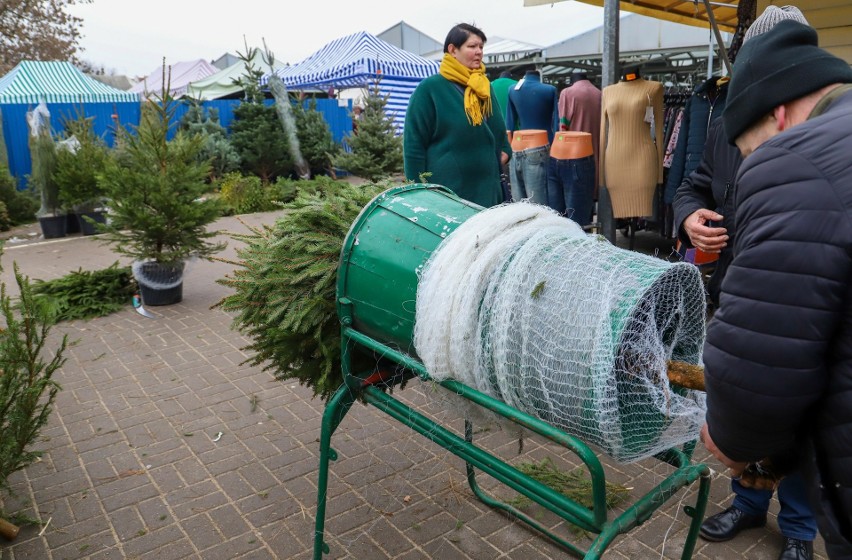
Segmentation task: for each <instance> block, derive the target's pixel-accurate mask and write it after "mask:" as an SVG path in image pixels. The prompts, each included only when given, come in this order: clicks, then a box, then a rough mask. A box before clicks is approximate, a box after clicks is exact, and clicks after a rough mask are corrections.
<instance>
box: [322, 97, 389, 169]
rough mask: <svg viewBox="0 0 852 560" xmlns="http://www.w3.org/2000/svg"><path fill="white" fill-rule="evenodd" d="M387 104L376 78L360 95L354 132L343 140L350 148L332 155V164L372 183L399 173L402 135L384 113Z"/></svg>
mask: <svg viewBox="0 0 852 560" xmlns="http://www.w3.org/2000/svg"><path fill="white" fill-rule="evenodd" d="M387 103H388V98H387V96H386V95H382V94H381V92H380V91H379V82H378V81H377V82H376V83H375V84H373V86H372V87H371V88H370V90H369V95H367V96H366V97H365V98H364V112H363V116H362V117H361V119H359V120H358V134H352V135H351V136H348V137H346V138H345V139H344V142H345V143H346V144H347V145H348V146H349V148H350V149H351V150H352V151H351V152H349V153H344V154H341V155H340V156H338V157H336V158H334V165H335V167H338V168H340V169H345V170H346V171H348V172H350V173H352V174H353V175H357V176H358V177H363V178H364V179H367V180H368V181H373V182H375V181H380V180H382V179H384V178H386V177H389V176H391V175H393V174H395V173H401V172H402V137H401V136H399V135H398V134H397V130H396V126H395V125H394V122H393V118H392V117H391V116H390V115H388V114H386V113H385V106H387Z"/></svg>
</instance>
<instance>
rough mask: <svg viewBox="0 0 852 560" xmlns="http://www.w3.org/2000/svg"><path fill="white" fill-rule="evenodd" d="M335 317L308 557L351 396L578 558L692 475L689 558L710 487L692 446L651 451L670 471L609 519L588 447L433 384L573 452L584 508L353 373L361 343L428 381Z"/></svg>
mask: <svg viewBox="0 0 852 560" xmlns="http://www.w3.org/2000/svg"><path fill="white" fill-rule="evenodd" d="M345 308H346V305H345V304H344V306H343V309H344V310H345ZM341 322H342V323H343V328H342V331H341V334H342V344H341V347H342V348H343V350H342V354H341V361H342V367H343V375H344V379H345V384H344V385H342V386H341V387H340V388H339V389H338V390H337V391H336V392H335V394H334V395H333V396H332V398H331V399H330V400H329V402H328V404H327V405H326V408H325V412H324V414H323V419H322V433H321V435H320V464H319V480H318V482H317V513H316V524H315V532H314V560H321V559H322V554H323V553H324V552H325V553H327V552H328V551H329V547H328V544H327V543H326V542H325V541H324V540H323V536H324V534H325V510H326V492H327V489H328V469H329V461H334V460H336V459H337V453H336V452H335V451H334V449H333V448H332V447H331V436H332V435H333V434H334V431H335V430H336V429H337V427H338V426H339V425H340V423H341V422H342V421H343V418H344V417H345V416H346V413H347V412H348V411H349V409H350V408H351V407H352V404H354V403H355V401H356V400H362V401H363V402H365V403H366V404H370V405H372V406H374V407H376V408H377V409H379V410H381V411H383V412H384V413H386V414H388V415H389V416H390V417H391V418H394V419H395V420H397V421H399V422H400V423H402V424H404V425H406V426H408V427H410V428H411V429H413V430H414V431H416V432H417V433H419V434H421V435H423V436H424V437H426V438H427V439H429V440H431V441H433V442H435V443H437V444H438V445H440V446H441V447H443V448H444V449H446V450H448V451H449V452H451V453H453V454H455V455H457V456H458V457H460V458H461V459H463V460H464V461H465V463H466V465H467V478H468V483H469V484H470V487H471V490H472V491H473V493H474V494H475V495H476V496H477V497H478V498H479V499H480V500H482V501H483V502H484V503H485V504H487V505H489V506H491V507H494V508H496V509H499V510H501V511H504V512H506V513H507V514H509V515H511V516H513V517H515V518H516V519H518V520H520V521H523V522H524V523H526V524H527V525H529V526H530V527H532V528H533V529H536V530H537V531H539V532H541V533H542V534H544V535H545V536H547V537H548V538H550V539H551V540H553V541H554V542H555V543H557V544H558V545H560V546H562V547H564V548H565V549H566V550H568V551H569V552H571V553H572V554H574V555H575V556H577V557H580V558H589V559H591V558H600V557H601V555H602V554H603V552H604V550H605V549H606V548H607V546H609V545H610V544H611V543H612V541H613V540H614V539H615V537H617V536H618V535H620V534H622V533H626V532H628V531H630V530H631V529H632V528H634V527H636V526H638V525H641V524H642V523H644V522H645V521H646V520H648V518H650V517H651V515H652V514H653V512H654V511H656V510H657V509H658V508H659V507H660V506H661V505H663V504H664V503H665V502H666V501H668V500H669V499H670V498H671V497H672V496H674V495H675V494H676V493H677V492H678V491H679V490H680V489H681V488H684V487H686V486H689V485H690V484H692V483H693V482H695V481H696V480H698V481H699V488H698V494H697V498H696V501H695V505H694V506H687V507H685V508H684V510H685V512H686V514H687V515H688V516H689V517H691V522H690V526H689V532H688V534H687V538H686V542H685V543H684V548H683V553H682V555H681V558H682V559H683V560H688V559H690V558H692V553H693V550H694V548H695V543H696V541H697V538H698V530H699V528H700V526H701V522H702V520H703V519H704V510H705V508H706V506H707V500H708V496H709V493H710V469H709V468H708V467H707V466H706V465H704V464H692V463H691V460H690V458H691V455H692V451H693V449H694V444H693V445H687V446H684V450H679V449H670V450H668V451H666V452H664V453H661V454H659V455H657V458H658V459H659V460H661V461H664V462H666V463H668V464H670V465H672V466H673V467H674V468H675V471H674V472H673V473H672V474H670V475H669V476H668V477H666V478H665V479H664V480H663V481H662V482H661V483H660V484H658V485H657V486H655V487H654V488H653V489H652V490H651V491H650V492H649V493H647V494H645V495H644V496H642V497H641V498H640V499H639V500H637V501H636V502H635V503H634V504H633V505H632V506H631V507H629V508H628V509H627V510H626V511H624V512H623V513H622V514H621V515H619V516H617V517H615V518H613V519H609V511H608V510H607V508H606V477H605V474H604V470H603V466H602V465H601V463H600V460H599V459H598V457H597V456H596V455H595V453H594V452H593V451H592V450H591V449H590V448H589V447H588V446H587V445H586V444H585V443H583V442H582V441H580V440H579V439H577V438H575V437H573V436H570V435H568V434H566V433H564V432H562V431H561V430H558V429H556V428H554V427H553V426H551V425H549V424H547V423H545V422H543V421H541V420H539V419H537V418H535V417H532V416H530V415H528V414H525V413H523V412H520V411H519V410H517V409H514V408H511V407H509V406H507V405H506V404H505V403H503V402H501V401H498V400H496V399H493V398H491V397H489V396H488V395H485V394H483V393H480V392H479V391H476V390H474V389H471V388H470V387H468V386H466V385H463V384H461V383H458V382H456V381H453V380H447V381H442V382H439V383H438V384H439V385H441V386H442V387H444V388H446V389H447V390H449V391H452V392H453V393H455V394H457V395H459V396H461V397H463V398H465V399H467V400H469V401H471V402H472V403H474V404H476V405H478V406H481V407H483V408H485V409H487V410H490V411H492V412H494V413H496V414H498V415H500V416H502V417H503V418H506V419H508V420H510V421H512V422H514V423H516V424H518V425H520V426H523V427H524V428H527V429H528V430H530V431H532V432H534V433H536V434H539V435H540V436H542V437H545V438H547V439H549V440H551V441H553V442H555V443H557V444H559V445H562V446H563V447H565V448H566V449H568V450H570V451H572V452H573V453H575V454H576V455H577V457H578V458H579V459H580V460H581V461H582V462H583V464H584V465H585V468H586V469H587V470H588V472H589V476H590V479H591V482H592V507H591V508H588V507H585V506H583V505H581V504H579V503H577V502H576V501H574V500H571V499H569V498H567V497H566V496H564V495H562V494H560V493H559V492H556V491H555V490H553V489H552V488H550V487H548V486H546V485H544V484H542V483H541V482H539V481H537V480H535V479H533V478H531V477H529V476H527V475H525V474H523V473H522V472H520V471H519V470H517V469H516V468H514V467H512V466H511V465H509V464H508V463H506V462H504V461H502V460H501V459H499V458H497V457H495V456H494V455H492V454H490V453H489V452H487V451H485V450H483V449H481V448H479V447H477V446H476V445H475V444H474V443H473V427H472V426H471V424H470V423H469V422H467V421H466V422H465V437H464V438H461V437H459V436H458V435H456V434H455V433H453V432H451V431H449V430H447V429H446V428H444V427H442V426H440V425H438V424H436V423H435V422H433V421H432V420H430V419H429V418H426V417H425V416H423V415H421V414H420V413H418V412H416V411H415V410H413V409H411V408H410V407H408V406H407V405H405V404H403V403H401V402H400V401H398V400H397V399H395V398H393V397H392V396H390V395H389V394H387V393H386V392H385V391H383V390H381V389H380V388H379V387H377V386H376V385H375V383H377V382H382V383H393V381H389V380H387V379H383V378H381V377H380V376H376V375H371V376H370V377H369V378H367V379H365V378H361V377H357V376H356V375H354V374H353V372H352V371H351V352H352V349H353V348H354V347H356V346H360V347H362V348H364V349H367V350H371V351H374V352H376V353H377V354H378V355H380V356H382V358H384V359H388V360H390V361H392V362H394V363H396V364H398V365H400V366H402V367H403V368H404V369H405V370H407V371H408V372H411V373H413V374H414V375H416V376H418V377H420V379H422V380H424V381H426V380H431V378H430V377H429V374H428V372H427V371H426V369H425V368H424V367H423V365H422V364H421V363H420V362H418V361H417V360H415V359H414V358H412V357H411V356H409V355H407V354H404V353H402V352H399V351H397V350H395V349H393V348H391V347H389V346H387V345H385V344H382V343H380V342H378V341H376V340H375V339H373V338H371V337H369V336H367V335H365V334H363V333H361V332H359V331H357V330H355V329H353V328H352V327H351V326H349V325H351V323H352V320H351V316H349V315H347V314H346V313H345V312H344V313H342V314H341ZM476 469H479V470H481V471H482V472H484V473H487V474H488V475H490V476H492V477H494V479H496V480H498V481H500V482H502V483H504V484H505V485H507V486H508V487H510V488H512V489H513V490H515V491H517V492H519V493H520V494H522V495H524V496H526V497H528V498H529V499H531V500H532V501H534V502H536V503H537V504H539V505H541V506H542V507H544V508H546V509H548V510H549V511H551V512H553V513H554V514H556V515H558V516H559V517H561V518H562V519H564V520H566V521H568V522H570V523H573V524H574V525H577V526H578V527H580V528H582V529H584V530H586V531H590V532H593V533H595V534H597V535H598V536H597V538H596V539H595V540H594V542H593V543H592V545H591V546H590V547H589V549H588V550H583V549H581V548H579V547H578V546H576V545H574V544H572V543H570V542H568V541H566V540H565V539H563V538H561V537H559V536H558V535H556V534H553V533H552V532H551V531H549V530H548V529H547V528H545V527H543V526H542V525H541V524H539V523H537V522H536V521H535V520H534V519H532V518H530V517H529V516H527V515H526V514H524V513H523V512H521V511H519V510H517V509H516V508H514V507H512V506H511V505H508V504H505V503H503V502H500V501H499V500H496V499H494V498H492V497H490V496H488V495H487V494H486V493H484V492H483V491H482V489H481V488H480V487H479V485H478V483H477V481H476Z"/></svg>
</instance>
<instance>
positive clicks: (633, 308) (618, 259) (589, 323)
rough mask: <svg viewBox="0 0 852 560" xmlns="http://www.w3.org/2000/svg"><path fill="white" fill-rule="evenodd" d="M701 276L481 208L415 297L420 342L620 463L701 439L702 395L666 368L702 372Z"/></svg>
mask: <svg viewBox="0 0 852 560" xmlns="http://www.w3.org/2000/svg"><path fill="white" fill-rule="evenodd" d="M704 336H705V295H704V286H703V283H702V281H701V276H700V273H699V271H698V269H697V268H696V267H694V266H692V265H690V264H688V263H670V262H667V261H664V260H662V259H658V258H655V257H651V256H648V255H643V254H640V253H637V252H633V251H627V250H624V249H619V248H618V247H615V246H614V245H612V244H610V243H609V242H607V241H606V240H605V239H603V238H602V237H599V236H595V235H587V234H585V233H584V232H583V231H582V229H581V228H580V226H579V225H577V224H576V223H575V222H572V221H571V220H568V219H566V218H564V217H561V216H559V215H558V214H556V213H555V212H554V211H552V210H551V209H549V208H547V207H545V206H540V205H536V204H532V203H515V204H508V205H502V206H497V207H494V208H490V209H487V210H484V211H482V212H480V213H478V214H476V215H475V216H473V217H471V218H470V219H468V220H467V221H466V222H465V223H463V224H462V225H461V226H459V227H458V228H457V229H456V230H455V231H454V232H453V233H452V234H450V235H449V236H448V237H447V238H446V239H445V240H443V241H442V242H441V244H440V245H439V247H438V248H437V249H436V250H435V251H434V252H433V253H432V255H431V256H430V258H429V260H428V261H427V263H426V264H425V265H424V267H423V269H422V270H421V271H420V278H419V282H418V287H417V307H416V316H415V327H414V346H415V349H416V351H417V354H418V356H419V357H420V359H421V360H422V362H423V364H424V366H425V367H426V368H427V370H428V371H429V373H430V375H431V376H432V377H433V378H434V379H436V380H439V381H440V380H443V379H447V378H453V379H456V380H458V381H461V382H462V383H464V384H466V385H468V386H470V387H473V388H476V389H478V390H479V391H482V392H484V393H486V394H488V395H491V396H493V397H496V398H498V399H500V400H502V401H504V402H505V403H507V404H508V405H510V406H512V407H513V408H516V409H518V410H521V411H524V412H526V413H528V414H531V415H533V416H536V417H538V418H540V419H542V420H544V421H546V422H548V423H549V424H551V425H553V426H555V427H557V428H560V429H562V430H564V431H566V432H567V433H570V434H572V435H575V436H577V437H579V438H580V439H582V440H583V441H584V442H586V443H589V444H593V445H596V446H598V447H599V448H600V449H601V450H603V451H604V452H605V453H606V454H608V455H610V456H611V457H613V458H615V459H616V460H619V461H622V462H632V461H637V460H640V459H643V458H647V457H650V456H652V455H654V454H656V453H658V452H660V451H663V450H666V449H669V448H671V447H674V446H676V445H679V444H683V443H685V442H687V441H691V440H694V439H695V438H696V437H697V436H698V433H699V430H700V428H701V425H702V423H703V420H704V412H705V402H704V394H703V393H701V392H696V391H685V390H683V391H679V392H675V391H674V390H672V388H671V387H670V385H669V382H668V378H667V375H666V362H667V361H668V360H672V359H673V360H680V361H684V362H687V363H691V364H700V358H701V349H702V345H703V342H704Z"/></svg>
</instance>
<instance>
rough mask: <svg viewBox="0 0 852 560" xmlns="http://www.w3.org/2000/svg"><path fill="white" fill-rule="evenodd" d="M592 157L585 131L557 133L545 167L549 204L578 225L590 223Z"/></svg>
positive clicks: (592, 188) (593, 160)
mask: <svg viewBox="0 0 852 560" xmlns="http://www.w3.org/2000/svg"><path fill="white" fill-rule="evenodd" d="M594 196H595V156H594V147H593V146H592V135H591V134H589V133H588V132H570V131H565V132H557V133H556V135H555V136H554V137H553V143H552V144H551V145H550V162H549V163H548V168H547V200H548V205H549V206H550V207H551V208H553V209H554V210H556V211H557V212H559V213H560V214H565V216H567V217H568V218H571V219H572V220H574V221H575V222H577V223H578V224H580V225H581V226H587V225H589V223H591V221H592V207H593V206H594Z"/></svg>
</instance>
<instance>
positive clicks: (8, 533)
mask: <svg viewBox="0 0 852 560" xmlns="http://www.w3.org/2000/svg"><path fill="white" fill-rule="evenodd" d="M20 530H21V528H20V527H18V526H17V525H12V524H11V523H9V522H8V521H6V520H5V519H0V535H2V536H3V538H5V539H6V540H8V541H11V540H15V537H17V536H18V533H19V532H20Z"/></svg>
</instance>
